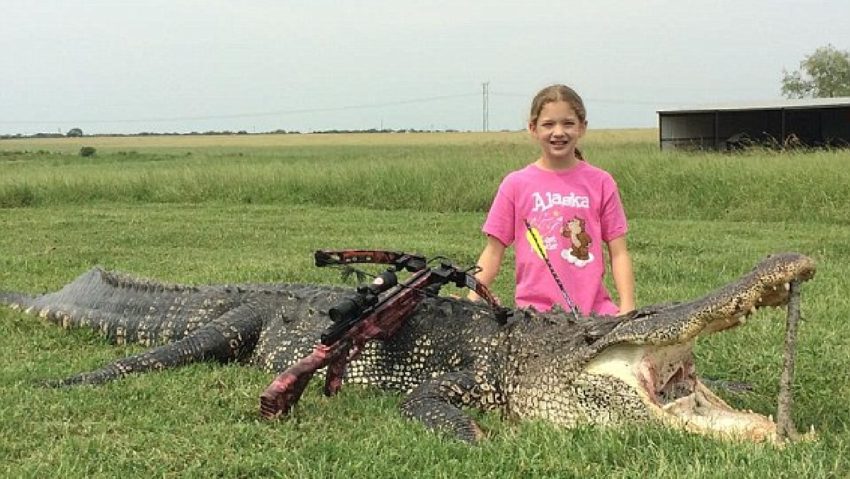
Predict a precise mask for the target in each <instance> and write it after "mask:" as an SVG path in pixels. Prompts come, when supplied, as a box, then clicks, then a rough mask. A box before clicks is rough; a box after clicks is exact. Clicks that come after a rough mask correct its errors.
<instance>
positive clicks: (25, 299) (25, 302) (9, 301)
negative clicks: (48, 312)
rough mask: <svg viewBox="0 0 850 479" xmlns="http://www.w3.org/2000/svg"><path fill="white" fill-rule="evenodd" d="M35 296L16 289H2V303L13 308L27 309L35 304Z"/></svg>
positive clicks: (0, 301)
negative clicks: (15, 290)
mask: <svg viewBox="0 0 850 479" xmlns="http://www.w3.org/2000/svg"><path fill="white" fill-rule="evenodd" d="M34 302H35V296H32V295H29V294H26V293H16V292H14V291H0V304H4V305H6V306H9V307H10V308H12V309H21V310H25V309H27V308H29V307H31V306H33V304H34Z"/></svg>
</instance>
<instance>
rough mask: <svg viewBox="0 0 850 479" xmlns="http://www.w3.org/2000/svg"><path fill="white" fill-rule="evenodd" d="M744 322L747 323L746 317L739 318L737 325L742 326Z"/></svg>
mask: <svg viewBox="0 0 850 479" xmlns="http://www.w3.org/2000/svg"><path fill="white" fill-rule="evenodd" d="M746 322H747V317H746V316H741V317H740V318H738V323H740V324H744V323H746Z"/></svg>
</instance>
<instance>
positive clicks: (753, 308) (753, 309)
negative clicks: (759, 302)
mask: <svg viewBox="0 0 850 479" xmlns="http://www.w3.org/2000/svg"><path fill="white" fill-rule="evenodd" d="M755 312H756V307H755V306H753V307H752V308H750V314H755Z"/></svg>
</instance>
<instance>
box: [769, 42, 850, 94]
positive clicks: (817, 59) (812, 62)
mask: <svg viewBox="0 0 850 479" xmlns="http://www.w3.org/2000/svg"><path fill="white" fill-rule="evenodd" d="M782 74H783V78H782V94H783V95H785V97H786V98H807V97H808V98H832V97H836V96H850V52H847V51H842V50H838V49H836V48H835V47H833V46H832V45H827V46H825V47H820V48H818V49H817V50H815V52H814V53H812V54H811V55H809V56H807V57H806V58H805V59H804V60H803V61H801V62H800V69H799V70H796V71H793V72H789V71H787V70H782Z"/></svg>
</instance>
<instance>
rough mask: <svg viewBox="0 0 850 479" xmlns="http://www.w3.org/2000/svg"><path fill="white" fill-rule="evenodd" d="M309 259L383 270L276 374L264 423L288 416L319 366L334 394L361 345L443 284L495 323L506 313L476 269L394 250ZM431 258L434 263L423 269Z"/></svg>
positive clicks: (386, 334)
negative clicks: (462, 291)
mask: <svg viewBox="0 0 850 479" xmlns="http://www.w3.org/2000/svg"><path fill="white" fill-rule="evenodd" d="M314 256H315V261H316V266H319V267H323V266H347V265H350V264H354V263H373V264H387V265H389V267H388V268H387V270H386V271H384V272H383V273H381V274H379V275H377V276H375V278H374V280H373V281H372V282H371V283H369V284H361V285H360V286H358V287H357V289H356V290H355V292H354V293H353V294H351V295H349V296H347V297H345V298H344V299H342V300H341V301H339V302H338V303H337V304H336V305H334V306H333V307H331V308H330V309H329V310H328V316H330V318H331V321H332V323H333V324H331V325H330V326H329V327H328V328H327V329H325V331H324V332H323V333H322V335H321V340H320V341H319V344H317V345H316V346H315V348H314V349H313V352H312V353H310V355H308V356H307V357H305V358H302V359H301V360H300V361H298V362H297V363H295V364H294V365H292V366H291V367H290V368H288V369H287V370H286V371H284V372H283V373H281V374H280V375H278V376H277V378H275V380H274V381H272V383H271V384H270V385H269V386H268V387H267V388H266V390H265V391H263V393H262V394H261V395H260V413H261V414H262V416H263V417H265V418H267V419H273V418H276V417H278V416H281V415H287V414H289V412H290V410H291V409H292V407H293V406H294V405H295V404H296V403H297V402H298V400H299V399H300V398H301V394H302V393H303V392H304V389H305V388H306V386H307V383H308V382H309V381H310V379H311V378H312V377H313V375H314V374H315V373H316V371H318V370H319V369H321V368H323V367H326V368H327V370H326V375H325V385H324V393H325V395H327V396H332V395H334V394H336V393H337V392H338V391H339V389H340V387H341V386H342V378H343V376H344V374H345V368H346V366H347V365H348V363H349V362H351V361H352V360H354V359H355V358H357V356H358V355H359V354H360V352H361V351H362V349H363V347H364V346H365V344H366V342H368V341H370V340H372V339H381V340H386V339H389V338H391V337H392V336H393V335H394V334H395V333H396V332H397V331H398V329H399V328H400V327H401V326H402V324H404V321H405V319H406V318H407V316H408V315H409V314H410V313H411V312H412V311H413V310H414V309H415V308H416V306H417V305H418V304H419V303H420V302H421V301H422V300H423V299H424V298H425V297H426V296H436V295H437V294H438V293H439V291H440V288H441V287H442V286H443V285H446V284H450V283H453V284H454V285H456V286H457V287H460V288H464V287H465V288H469V289H471V290H472V291H474V292H475V293H476V294H478V296H480V297H481V298H482V299H484V301H486V302H487V303H488V304H489V305H490V306H491V307H493V308H494V310H495V311H496V318H497V319H498V320H499V321H500V322H503V323H504V322H506V321H507V318H508V315H509V310H508V309H507V308H504V307H502V306H500V305H499V303H498V301H497V300H496V298H495V296H493V293H492V292H490V289H489V288H488V287H487V286H486V285H484V284H483V283H481V282H480V281H478V280H477V279H476V278H475V276H474V274H475V273H477V272H478V271H480V268H479V267H478V266H474V267H472V268H468V269H460V268H459V267H457V266H455V265H453V264H451V263H450V262H448V261H446V260H445V259H444V258H435V259H434V260H432V261H428V260H427V259H426V258H425V257H424V256H420V255H415V254H409V253H402V252H397V251H369V250H319V251H316V253H315V255H314ZM437 260H440V261H439V264H437V265H436V266H429V264H430V263H432V262H434V261H437ZM402 270H404V271H408V272H410V273H412V274H411V275H410V277H409V278H407V280H406V281H403V282H399V281H398V276H397V274H396V273H398V272H400V271H402Z"/></svg>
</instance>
